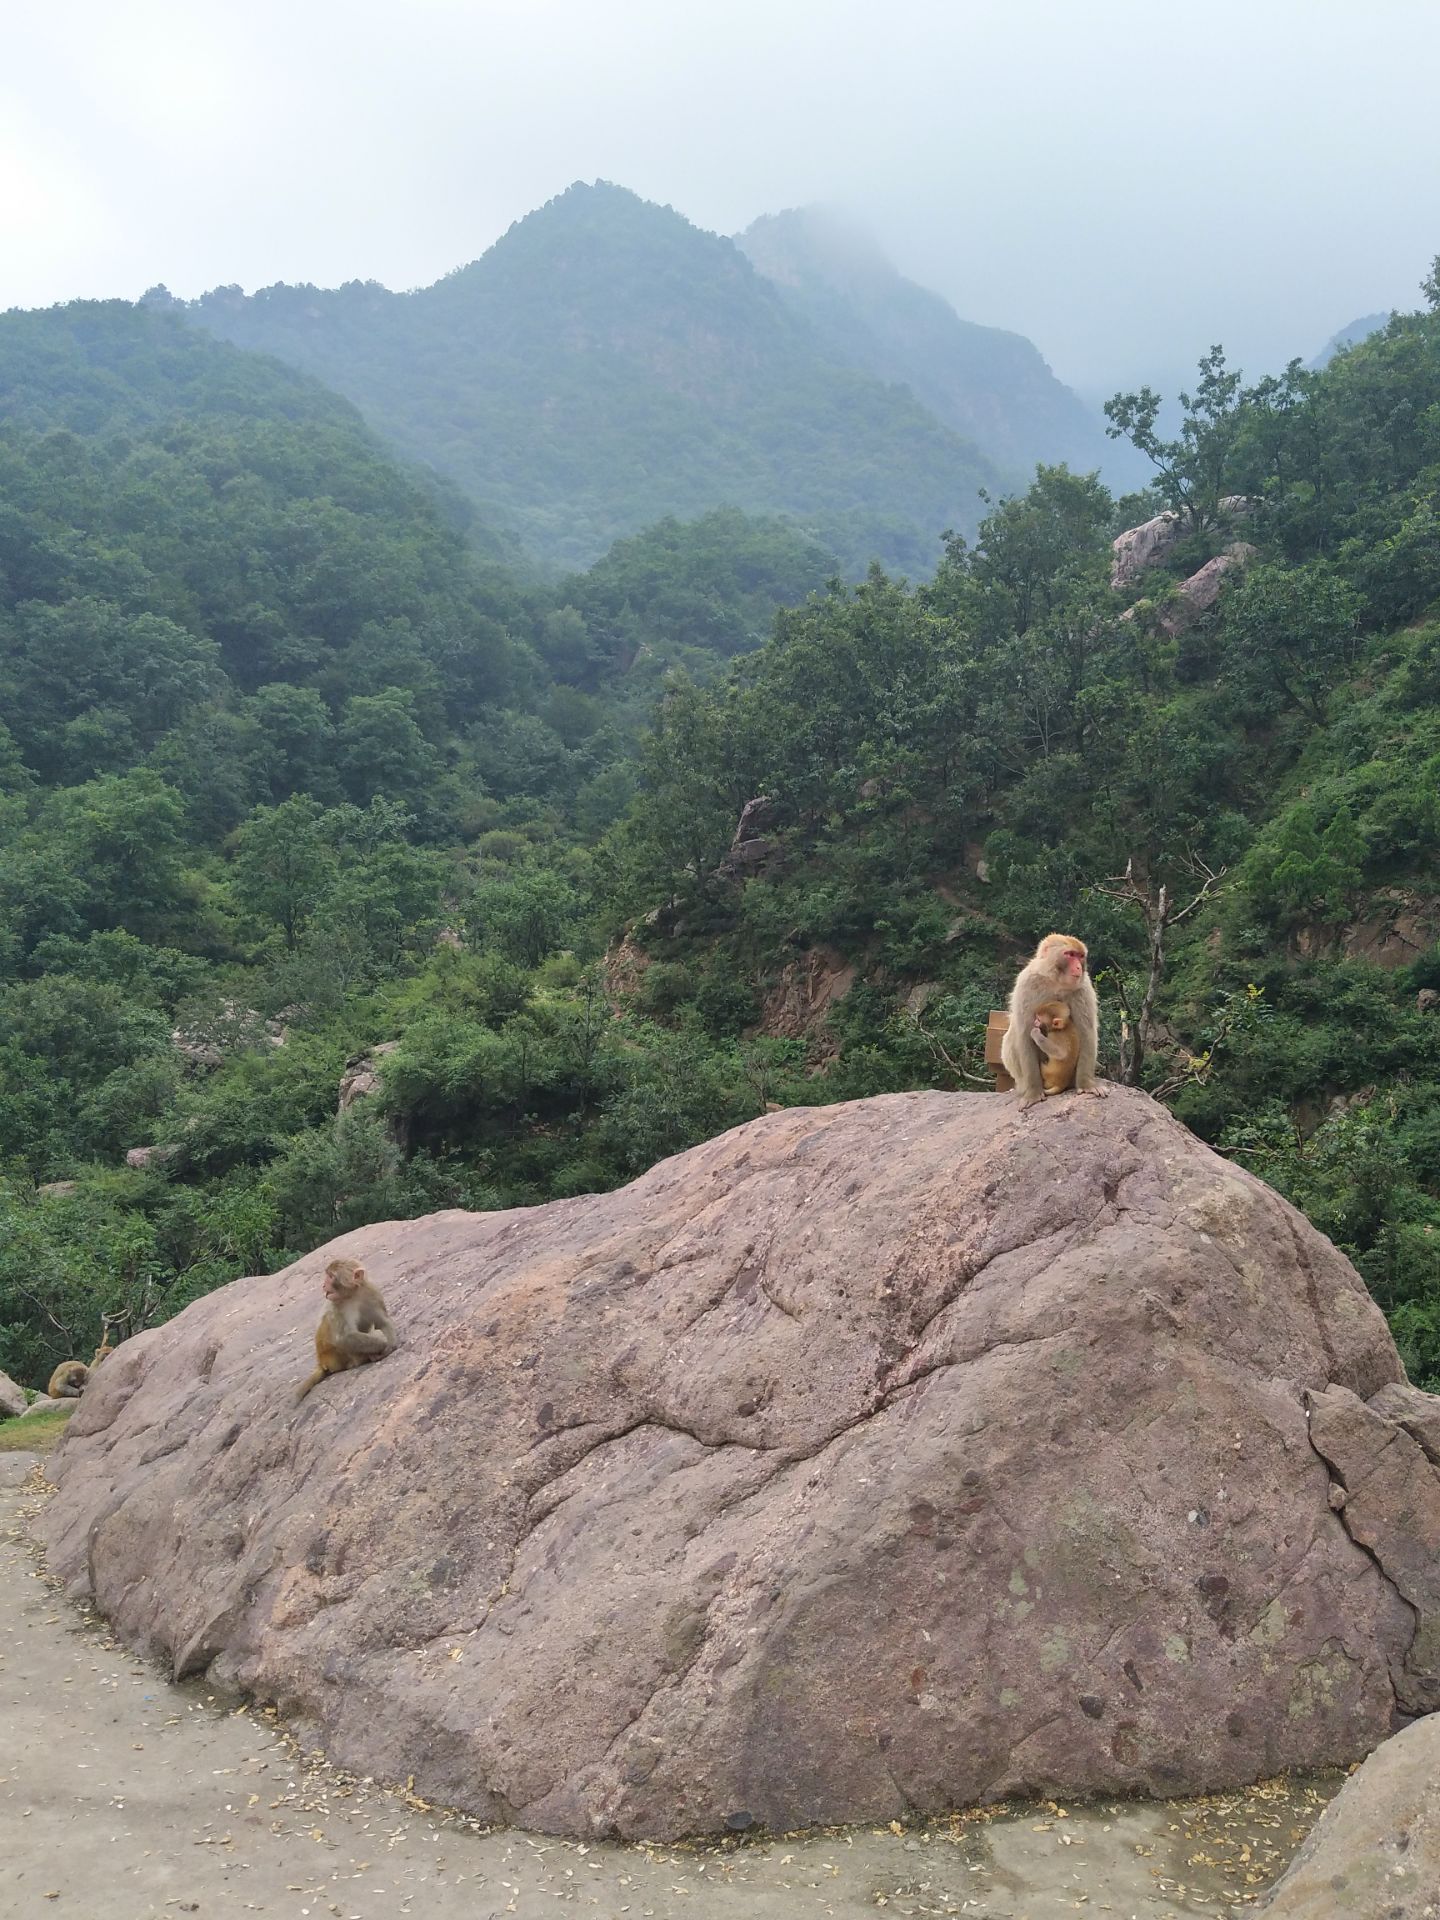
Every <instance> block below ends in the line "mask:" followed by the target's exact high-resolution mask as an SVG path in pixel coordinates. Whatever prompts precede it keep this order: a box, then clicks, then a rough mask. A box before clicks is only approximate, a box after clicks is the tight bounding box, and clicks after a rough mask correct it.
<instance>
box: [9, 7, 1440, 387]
mask: <svg viewBox="0 0 1440 1920" xmlns="http://www.w3.org/2000/svg"><path fill="white" fill-rule="evenodd" d="M4 48H5V56H4V63H3V69H0V307H5V306H12V305H18V306H32V305H40V304H45V303H48V302H50V301H54V300H63V299H69V298H72V297H76V296H89V297H95V296H106V295H116V294H119V295H123V296H125V297H127V298H134V297H135V296H136V295H138V294H139V293H141V292H142V291H143V290H144V289H145V288H146V287H148V286H150V285H153V284H154V283H155V282H156V281H164V282H165V283H166V284H167V285H168V286H169V287H170V288H171V290H172V291H173V292H176V293H179V294H184V295H191V294H195V293H199V292H201V291H203V290H204V289H205V288H207V287H210V286H214V285H218V284H222V283H226V282H232V281H238V282H239V283H240V284H241V285H242V286H244V287H245V288H246V289H247V290H248V289H251V288H254V287H256V286H263V285H266V284H268V283H269V282H271V281H274V280H282V279H283V280H313V281H315V282H318V283H319V284H321V285H335V284H337V283H339V282H340V281H343V280H348V279H356V278H362V279H364V278H373V279H377V280H381V281H384V282H385V284H386V285H388V286H392V287H407V286H416V285H423V284H426V283H428V282H429V281H431V280H434V279H436V278H438V276H439V275H441V274H442V273H444V272H446V271H448V270H449V269H450V268H451V267H454V266H458V265H461V264H462V263H464V262H465V261H467V260H471V259H473V258H475V257H476V256H477V255H478V254H480V253H482V252H483V251H484V250H485V248H486V247H487V246H489V245H490V243H491V242H492V241H493V240H495V239H496V238H497V237H498V236H499V235H500V234H501V233H503V231H504V230H505V228H506V227H507V226H508V225H509V224H510V222H511V221H512V220H515V219H518V218H519V217H520V216H522V215H523V214H525V213H526V212H527V211H529V210H530V209H531V208H533V207H535V206H538V205H539V204H540V203H541V202H543V201H544V200H546V199H548V198H549V197H550V196H551V195H553V194H555V193H557V192H559V191H560V190H561V189H562V188H564V187H565V186H566V185H567V184H568V183H569V182H570V181H572V180H575V179H594V178H597V177H599V178H604V179H609V180H614V181H618V182H620V183H621V184H623V185H625V186H629V187H633V188H634V189H635V190H636V191H637V192H639V193H642V194H644V195H645V196H646V197H647V198H650V199H656V200H662V201H667V202H669V203H670V204H671V205H673V206H675V207H676V208H678V209H679V210H680V211H681V212H682V213H684V214H686V215H687V216H688V217H689V218H690V219H692V220H694V221H696V222H697V223H698V224H699V225H701V226H704V227H709V228H712V229H715V230H718V231H721V232H733V231H735V230H736V229H738V228H740V227H742V226H744V225H746V224H747V223H748V222H749V221H750V220H751V219H753V218H754V217H755V215H756V214H758V213H762V212H768V211H774V210H776V209H778V208H781V207H786V206H795V205H800V204H803V203H806V202H809V201H814V200H824V201H828V202H832V203H836V204H839V205H842V206H845V207H848V208H850V209H851V210H853V211H854V212H855V213H856V214H858V215H859V216H861V217H862V218H863V219H864V220H865V221H866V222H867V224H868V225H869V226H870V227H871V228H872V229H873V230H874V231H875V233H876V234H877V236H878V237H879V238H880V239H881V241H882V242H883V243H884V245H885V246H886V247H887V249H888V250H889V252H890V253H891V255H892V257H894V258H895V260H896V261H897V263H898V264H899V265H901V266H902V268H903V269H904V270H905V271H906V272H908V273H909V274H911V275H912V277H914V278H915V279H918V280H921V281H923V282H924V283H925V284H927V285H929V286H933V287H935V288H936V289H938V290H939V291H940V292H942V293H944V294H945V295H946V296H947V297H948V298H949V299H950V300H951V301H952V302H953V303H954V305H955V306H956V307H957V308H958V310H959V311H960V312H961V313H962V314H964V315H965V316H966V317H967V318H971V319H975V320H983V321H987V322H990V323H992V324H996V325H1002V326H1008V327H1013V328H1015V329H1017V330H1018V331H1020V332H1022V333H1026V334H1028V335H1029V336H1030V337H1031V338H1032V339H1033V340H1034V341H1035V342H1036V343H1037V345H1039V347H1040V348H1041V349H1042V351H1043V352H1044V353H1045V355H1046V357H1047V358H1048V359H1049V360H1050V362H1051V364H1052V365H1053V366H1054V367H1055V369H1056V371H1057V372H1058V373H1060V375H1061V376H1062V377H1063V378H1065V379H1067V380H1070V381H1072V382H1074V383H1076V384H1078V385H1081V386H1083V387H1087V388H1097V387H1098V388H1104V389H1106V390H1108V389H1109V387H1110V386H1111V385H1112V384H1119V383H1120V382H1122V381H1134V380H1138V379H1141V378H1146V377H1149V378H1152V379H1157V380H1167V381H1168V380H1169V379H1170V378H1171V377H1172V375H1173V373H1174V371H1175V370H1176V369H1177V368H1184V367H1186V366H1188V365H1190V364H1191V363H1193V360H1194V358H1195V356H1196V355H1197V354H1198V353H1199V352H1200V351H1202V350H1203V349H1204V348H1205V347H1206V346H1207V345H1208V344H1209V343H1210V342H1211V341H1212V340H1223V341H1224V342H1225V343H1226V345H1227V346H1228V347H1229V348H1230V350H1231V358H1232V361H1238V362H1239V363H1240V364H1241V365H1243V366H1244V367H1245V368H1246V370H1247V371H1248V372H1251V373H1259V372H1261V371H1264V370H1265V369H1266V368H1269V367H1278V366H1280V365H1281V364H1283V363H1284V361H1285V360H1287V359H1288V358H1290V357H1291V355H1293V354H1296V353H1299V354H1301V355H1303V356H1305V357H1307V358H1308V357H1309V356H1310V355H1312V354H1313V353H1315V352H1316V351H1318V349H1319V348H1320V347H1321V346H1322V345H1323V343H1324V341H1325V340H1326V338H1327V337H1328V336H1329V335H1330V334H1331V333H1332V332H1333V331H1334V330H1335V329H1336V328H1338V327H1339V326H1341V325H1343V324H1344V323H1345V322H1347V321H1349V320H1351V319H1353V318H1355V317H1356V316H1357V315H1359V314H1362V313H1369V312H1372V311H1375V310H1379V309H1384V308H1386V307H1389V306H1394V305H1399V306H1402V307H1407V308H1408V307H1414V306H1416V305H1418V304H1419V294H1418V285H1419V281H1420V279H1421V278H1422V276H1423V274H1424V272H1425V271H1426V269H1427V267H1428V265H1429V263H1430V261H1431V259H1432V258H1433V257H1434V255H1435V254H1436V253H1437V252H1440V114H1437V112H1436V109H1435V95H1436V76H1437V74H1440V6H1437V5H1436V4H1434V0H1369V4H1368V5H1366V6H1364V7H1363V8H1362V7H1361V6H1360V5H1358V4H1356V3H1355V0H1248V4H1243V5H1242V4H1238V3H1236V0H1208V3H1207V4H1205V5H1203V6H1202V5H1191V6H1184V7H1174V6H1165V5H1162V4H1156V0H1144V4H1141V3H1140V0H1135V4H1131V0H1063V3H1062V0H989V3H988V4H979V3H978V0H864V3H863V4H862V3H861V0H823V3H822V0H726V3H725V4H723V5H717V4H712V0H664V3H663V4H662V3H661V0H406V3H405V4H404V5H400V4H398V0H397V3H396V4H388V5H375V4H367V0H347V4H345V5H343V6H342V5H339V4H334V3H332V0H283V4H281V3H280V0H230V3H228V4H216V3H215V0H180V3H172V0H49V4H47V5H46V7H45V8H44V9H43V10H42V9H40V8H38V7H36V8H29V9H27V10H26V16H25V17H23V18H22V16H21V14H20V10H19V7H18V5H16V4H15V0H12V4H11V5H10V6H9V7H8V8H7V9H6V26H5V33H4Z"/></svg>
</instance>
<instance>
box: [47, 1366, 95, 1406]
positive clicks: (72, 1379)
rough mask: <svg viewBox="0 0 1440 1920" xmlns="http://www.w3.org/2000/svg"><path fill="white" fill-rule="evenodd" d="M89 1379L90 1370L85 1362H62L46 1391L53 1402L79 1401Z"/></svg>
mask: <svg viewBox="0 0 1440 1920" xmlns="http://www.w3.org/2000/svg"><path fill="white" fill-rule="evenodd" d="M89 1378H90V1369H89V1367H87V1366H86V1364H85V1362H84V1361H83V1360H62V1361H61V1362H60V1364H59V1366H58V1367H56V1369H55V1371H54V1372H53V1373H52V1374H51V1376H50V1384H49V1386H48V1387H46V1389H45V1391H46V1393H48V1394H49V1396H50V1398H51V1399H52V1400H78V1399H79V1398H80V1396H81V1394H82V1393H83V1392H84V1391H85V1382H86V1381H87V1380H88V1379H89Z"/></svg>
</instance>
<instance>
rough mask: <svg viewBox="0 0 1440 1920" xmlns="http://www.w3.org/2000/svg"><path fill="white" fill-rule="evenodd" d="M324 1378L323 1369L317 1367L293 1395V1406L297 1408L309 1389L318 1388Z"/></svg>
mask: <svg viewBox="0 0 1440 1920" xmlns="http://www.w3.org/2000/svg"><path fill="white" fill-rule="evenodd" d="M324 1378H325V1369H324V1368H323V1367H317V1368H316V1369H315V1371H314V1372H313V1373H312V1374H311V1376H310V1378H309V1379H308V1380H307V1381H306V1382H305V1384H304V1386H303V1387H301V1388H300V1390H299V1392H298V1393H297V1394H296V1395H295V1404H296V1406H297V1407H298V1406H299V1404H300V1402H301V1401H302V1400H303V1399H304V1398H305V1396H306V1394H307V1393H308V1392H309V1391H310V1389H311V1388H312V1387H318V1386H319V1384H320V1382H321V1381H322V1380H323V1379H324Z"/></svg>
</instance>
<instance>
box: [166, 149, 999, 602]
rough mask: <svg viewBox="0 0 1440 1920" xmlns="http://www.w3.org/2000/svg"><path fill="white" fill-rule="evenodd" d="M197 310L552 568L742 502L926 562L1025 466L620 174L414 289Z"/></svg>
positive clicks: (276, 298)
mask: <svg viewBox="0 0 1440 1920" xmlns="http://www.w3.org/2000/svg"><path fill="white" fill-rule="evenodd" d="M182 310H183V311H184V312H185V314H186V315H187V317H188V318H189V319H190V320H191V321H192V322H195V323H198V324H200V325H202V326H204V327H206V328H208V329H209V330H210V331H211V332H213V333H215V334H218V335H220V336H221V337H222V338H224V339H227V340H230V341H232V342H234V343H235V344H237V345H240V346H245V347H250V348H258V349H261V350H264V351H266V352H269V353H272V354H274V355H276V356H277V357H278V358H280V359H282V360H285V361H287V362H289V363H290V364H292V365H294V366H298V367H301V368H303V369H305V370H306V371H307V372H310V373H312V374H315V375H316V376H318V377H319V378H320V379H321V380H323V381H325V382H326V384H327V385H329V386H331V387H333V388H335V389H336V390H337V391H338V392H340V393H342V394H344V395H346V396H347V397H348V398H349V399H350V400H352V401H353V402H354V403H355V404H356V405H357V406H358V407H359V408H360V410H361V411H362V413H363V414H364V416H365V417H366V419H367V420H368V421H369V422H370V424H371V425H372V426H373V427H374V428H375V429H376V430H377V431H379V432H380V433H382V434H383V435H385V436H386V438H388V439H389V440H390V441H391V442H392V443H393V444H394V445H395V446H396V447H398V448H399V449H400V450H401V451H403V452H404V453H405V454H407V455H409V456H410V457H412V458H416V459H420V460H423V461H425V462H428V463H429V464H430V465H431V466H433V467H434V468H436V469H438V470H439V471H440V472H441V473H443V474H445V475H446V476H448V477H449V478H450V479H451V480H453V481H455V482H456V483H457V484H458V485H459V486H460V487H461V488H463V489H464V491H465V492H466V493H467V494H468V495H469V496H470V497H471V499H472V500H474V501H475V502H476V503H477V505H478V507H479V509H480V511H481V513H482V514H483V516H484V517H485V518H486V519H487V521H489V522H490V523H492V524H495V525H499V526H504V527H507V528H510V529H513V530H514V531H515V532H516V533H518V535H519V536H520V538H521V539H522V541H523V542H524V544H525V545H526V546H527V547H529V548H530V549H531V550H532V551H533V552H535V553H536V554H537V555H539V556H540V557H541V558H542V559H544V560H545V561H546V562H548V563H549V564H551V565H554V566H561V567H575V566H583V565H586V564H588V563H589V562H590V561H591V560H593V559H594V558H595V557H596V556H597V555H598V554H600V553H602V552H603V551H605V550H606V549H607V548H608V547H609V546H610V545H611V543H612V542H613V541H614V540H615V539H617V538H619V537H622V536H624V535H628V534H632V533H634V532H636V531H638V530H639V529H641V528H643V527H646V526H649V525H651V524H653V523H654V522H656V521H657V520H659V519H661V518H662V517H664V516H665V515H666V514H674V515H677V516H679V517H681V518H688V517H694V516H697V515H699V514H702V513H704V512H706V511H708V510H710V509H712V508H715V507H718V506H738V507H741V508H744V509H745V510H746V511H748V512H751V513H769V514H774V513H780V514H784V515H787V516H789V517H791V518H792V519H794V520H795V521H797V522H798V523H799V525H800V526H801V528H802V529H804V530H805V531H806V532H807V533H808V534H810V535H812V536H813V537H815V538H818V539H820V540H821V541H822V542H823V543H824V544H825V545H826V546H828V547H829V548H830V549H831V550H833V551H834V552H835V553H836V554H837V555H838V556H839V557H840V558H841V560H842V562H843V563H844V564H845V566H846V567H847V569H849V570H850V571H851V572H852V573H853V572H858V571H859V570H861V569H862V568H863V567H864V566H865V564H866V563H867V562H868V561H869V560H870V559H871V558H872V557H878V558H880V559H881V560H883V561H884V562H886V563H887V564H889V565H891V566H894V567H899V568H901V569H904V570H906V571H909V572H926V573H928V572H929V571H930V570H931V569H932V568H933V566H934V563H935V561H936V559H937V558H938V554H939V536H940V534H941V532H942V531H943V530H944V529H945V528H947V527H952V526H953V527H956V528H959V529H961V530H965V531H969V530H972V529H973V528H974V526H975V525H976V524H977V521H978V519H979V517H980V513H981V511H982V507H981V503H980V500H979V490H980V489H981V488H982V487H983V488H987V489H994V488H996V487H998V486H1001V485H1003V484H1004V482H1005V481H1006V479H1007V478H1008V475H1007V473H1006V470H1005V468H1004V466H1002V464H1001V463H999V462H997V461H995V460H994V459H992V458H989V457H987V456H986V455H985V454H984V453H982V452H981V451H980V450H979V449H978V448H977V447H976V446H975V445H973V444H972V443H971V442H970V441H969V440H967V439H966V438H964V437H963V436H962V435H961V434H960V433H959V432H957V431H956V430H955V428H954V427H953V426H952V425H949V424H945V423H942V422H941V421H940V420H939V419H937V418H936V417H935V415H934V413H933V412H932V411H930V410H928V409H927V407H926V406H924V405H922V403H921V402H920V400H918V399H917V398H915V397H914V396H913V395H912V394H911V393H908V392H906V391H904V390H903V389H901V388H898V387H896V386H894V385H891V384H886V382H885V380H883V379H881V378H877V377H876V375H875V374H873V373H872V372H869V371H867V370H864V369H862V368H859V367H857V366H855V365H852V364H846V362H845V356H844V355H843V354H841V353H840V352H838V351H837V350H836V349H835V348H834V347H833V346H831V345H830V344H828V343H827V342H826V341H825V340H824V339H823V338H822V336H821V334H820V332H819V330H818V329H817V328H816V327H815V326H814V325H813V324H812V323H811V322H810V321H809V320H807V319H806V318H805V317H804V316H803V315H801V314H798V313H797V312H795V311H794V310H793V308H792V306H791V304H790V303H789V302H788V301H787V300H786V299H784V298H783V297H782V295H781V293H780V291H779V290H778V289H777V288H776V287H775V286H774V285H773V284H772V282H771V281H770V280H768V279H767V278H765V277H764V276H763V275H761V274H760V273H758V272H756V270H755V269H754V267H753V266H752V265H751V263H750V261H749V260H748V259H747V258H746V255H745V254H744V252H742V250H741V249H740V248H739V247H738V246H737V245H736V244H735V243H734V242H733V241H731V240H728V239H724V238H722V237H720V236H718V235H715V234H710V233H704V232H701V231H700V230H699V229H698V228H696V227H694V226H692V225H691V224H690V222H689V221H687V220H685V219H684V218H683V217H682V216H681V215H680V214H678V213H676V212H674V211H673V210H672V209H670V208H668V207H660V206H656V205H654V204H652V203H650V202H647V201H644V200H641V199H640V198H639V197H638V196H637V195H635V194H633V193H630V192H628V191H627V190H625V189H624V188H621V187H616V186H612V185H609V184H607V183H604V182H597V183H596V184H594V185H584V184H577V185H575V186H572V187H570V188H569V189H568V190H567V191H566V192H565V193H562V194H561V195H559V196H558V197H557V198H556V199H554V200H551V201H549V202H548V203H547V204H546V205H545V206H544V207H542V208H540V209H539V210H538V211H537V212H535V213H532V214H530V215H528V216H527V217H526V218H525V219H523V220H521V221H518V222H517V223H516V224H515V225H514V226H512V227H511V228H510V229H509V231H508V232H507V233H506V234H505V235H504V236H503V237H502V238H501V239H500V240H499V241H498V242H497V243H496V244H495V245H494V246H493V247H492V248H491V249H490V250H489V251H488V252H487V253H486V254H485V255H484V256H483V257H482V258H481V259H479V260H477V261H474V262H473V263H472V264H471V265H469V266H466V267H462V268H460V269H458V270H457V271H456V272H454V273H451V274H449V275H447V276H446V278H444V279H443V280H440V281H438V282H437V283H436V284H435V285H434V286H431V287H427V288H424V289H422V290H420V291H418V292H414V293H406V294H395V293H391V292H389V291H387V290H386V289H385V288H384V287H381V286H379V285H377V284H375V283H374V282H358V281H357V282H351V283H350V284H349V285H346V286H343V287H340V288H338V289H335V290H333V291H322V290H320V289H318V288H316V287H313V286H294V287H292V286H284V285H281V286H275V287H269V288H265V289H263V290H262V291H260V292H258V293H255V294H253V295H250V296H248V297H247V296H246V295H245V294H244V293H243V292H242V291H241V290H240V289H239V288H238V287H221V288H217V289H215V290H214V291H213V292H211V293H208V294H205V295H204V296H202V297H201V298H200V299H199V300H196V301H193V302H190V303H188V304H187V305H185V306H184V307H183V309H182Z"/></svg>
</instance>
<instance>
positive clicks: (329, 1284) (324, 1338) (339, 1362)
mask: <svg viewBox="0 0 1440 1920" xmlns="http://www.w3.org/2000/svg"><path fill="white" fill-rule="evenodd" d="M323 1291H324V1294H325V1311H324V1312H323V1313H322V1314H321V1316H320V1324H319V1326H318V1327H317V1328H316V1329H315V1361H316V1366H315V1371H314V1373H312V1374H311V1376H310V1378H309V1379H308V1380H307V1381H306V1382H305V1384H304V1386H303V1387H301V1389H300V1391H299V1392H298V1393H297V1394H296V1396H295V1398H296V1400H297V1401H300V1400H303V1399H304V1398H305V1396H306V1394H307V1393H309V1391H310V1389H311V1388H312V1387H318V1386H319V1384H320V1382H321V1381H322V1380H323V1379H324V1378H325V1376H326V1374H327V1373H344V1372H346V1371H347V1370H348V1369H349V1368H350V1367H363V1366H364V1365H365V1364H366V1362H367V1361H370V1360H379V1359H382V1358H383V1357H384V1356H385V1355H386V1354H387V1353H389V1351H390V1349H391V1348H392V1347H393V1346H394V1345H395V1329H394V1327H393V1326H392V1325H391V1324H390V1316H389V1314H388V1313H386V1311H385V1302H384V1300H383V1299H381V1297H380V1289H379V1288H378V1287H377V1286H376V1285H375V1284H374V1282H373V1281H370V1280H367V1279H366V1277H365V1269H364V1267H362V1266H360V1265H359V1263H358V1262H357V1261H354V1260H344V1259H341V1260H332V1261H330V1263H329V1264H328V1266H327V1267H326V1269H325V1280H324V1286H323Z"/></svg>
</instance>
